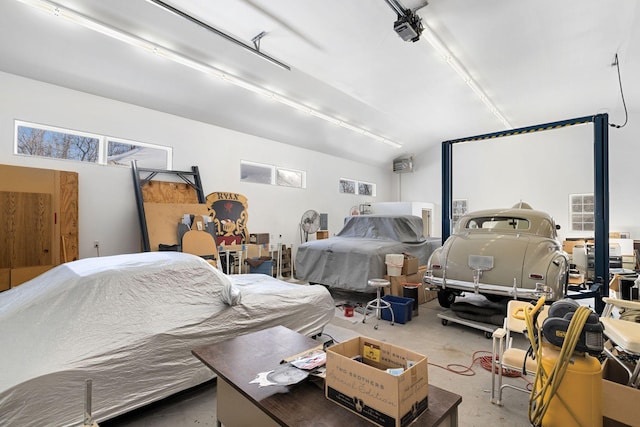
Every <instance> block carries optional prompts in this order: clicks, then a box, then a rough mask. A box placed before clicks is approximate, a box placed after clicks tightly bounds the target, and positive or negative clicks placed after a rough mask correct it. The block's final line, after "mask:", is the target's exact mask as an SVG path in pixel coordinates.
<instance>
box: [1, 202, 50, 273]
mask: <svg viewBox="0 0 640 427" xmlns="http://www.w3.org/2000/svg"><path fill="white" fill-rule="evenodd" d="M0 206H2V208H1V209H0V227H2V232H1V233H0V234H1V241H2V242H1V244H0V268H3V267H4V268H18V267H30V266H38V265H50V264H52V263H53V256H52V252H53V251H52V240H53V226H54V219H53V213H52V196H51V194H47V193H22V192H0Z"/></svg>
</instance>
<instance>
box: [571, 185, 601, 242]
mask: <svg viewBox="0 0 640 427" xmlns="http://www.w3.org/2000/svg"><path fill="white" fill-rule="evenodd" d="M578 198H579V199H580V200H577V199H578ZM586 198H590V199H591V202H590V203H585V199H586ZM578 205H579V206H580V210H579V211H577V210H574V206H578ZM585 205H586V206H587V207H588V206H591V209H590V210H589V209H585ZM577 215H580V216H581V217H582V219H581V221H575V219H576V218H577V217H576V216H577ZM585 216H591V218H592V220H591V221H585V220H584V219H585ZM569 223H570V224H571V231H581V232H584V231H587V232H590V233H594V232H595V195H594V193H575V194H569ZM585 224H591V227H590V228H585ZM578 225H580V228H577V226H578Z"/></svg>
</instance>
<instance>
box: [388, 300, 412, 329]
mask: <svg viewBox="0 0 640 427" xmlns="http://www.w3.org/2000/svg"><path fill="white" fill-rule="evenodd" d="M382 299H383V300H385V301H387V302H389V303H391V310H393V316H394V317H395V319H394V320H395V322H396V323H402V324H404V323H407V322H408V321H409V320H411V312H412V311H413V298H405V297H397V296H395V295H385V296H383V297H382ZM381 317H382V319H384V320H391V312H389V310H386V309H385V310H382V314H381Z"/></svg>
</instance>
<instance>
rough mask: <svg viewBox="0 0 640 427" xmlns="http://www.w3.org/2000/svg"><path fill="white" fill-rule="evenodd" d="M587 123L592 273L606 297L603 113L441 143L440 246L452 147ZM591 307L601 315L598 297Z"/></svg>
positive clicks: (446, 225)
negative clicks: (590, 154)
mask: <svg viewBox="0 0 640 427" xmlns="http://www.w3.org/2000/svg"><path fill="white" fill-rule="evenodd" d="M591 122H592V123H593V124H594V135H593V139H594V143H593V166H594V174H593V175H594V203H595V206H594V214H595V230H594V237H595V254H594V263H595V265H594V274H595V279H596V280H600V281H601V284H602V288H601V295H604V296H607V295H609V116H608V115H607V114H597V115H595V116H585V117H578V118H575V119H568V120H561V121H557V122H550V123H544V124H540V125H534V126H527V127H521V128H516V129H510V130H505V131H500V132H493V133H486V134H481V135H475V136H469V137H465V138H459V139H452V140H449V141H444V142H443V143H442V243H443V244H444V241H445V240H447V238H448V237H449V235H450V234H451V211H452V206H453V178H452V177H453V144H457V143H461V142H472V141H482V140H487V139H495V138H501V137H504V136H515V135H522V134H526V133H533V132H540V131H546V130H551V129H558V128H562V127H566V126H573V125H578V124H583V123H591ZM595 308H596V311H597V312H598V313H601V312H602V309H603V308H604V307H603V304H602V299H601V298H596V307H595Z"/></svg>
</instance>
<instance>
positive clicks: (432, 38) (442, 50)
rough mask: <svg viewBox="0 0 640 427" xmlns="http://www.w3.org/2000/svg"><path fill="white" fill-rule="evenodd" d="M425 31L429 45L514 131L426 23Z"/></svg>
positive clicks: (499, 118) (490, 109)
mask: <svg viewBox="0 0 640 427" xmlns="http://www.w3.org/2000/svg"><path fill="white" fill-rule="evenodd" d="M423 26H424V29H423V31H422V35H423V37H424V38H425V39H426V40H427V41H428V42H429V44H430V45H431V46H432V47H433V48H434V49H435V50H436V51H437V52H438V53H439V54H440V56H442V59H444V61H445V62H446V63H447V64H449V66H450V67H451V69H453V71H455V72H456V74H457V75H458V76H459V77H460V78H461V79H462V81H464V82H465V83H466V84H467V86H469V88H470V89H471V90H472V91H473V92H474V93H475V94H476V95H477V96H478V98H480V100H481V101H482V102H483V103H484V105H485V106H486V107H487V108H488V109H489V111H491V113H493V115H494V116H496V117H497V118H498V120H500V122H502V124H503V125H504V126H505V127H506V128H507V129H512V128H513V126H512V125H511V123H509V120H507V118H506V117H505V116H504V115H503V114H502V113H501V112H500V110H499V109H498V107H496V106H495V104H494V103H493V102H491V99H490V98H489V97H488V96H487V94H486V93H485V92H484V91H483V90H482V88H481V87H480V85H479V84H478V83H477V82H476V81H475V80H474V79H473V77H471V75H470V74H469V73H468V72H467V70H466V68H465V67H464V65H462V63H461V62H460V61H458V59H457V58H456V57H455V56H454V55H453V54H452V53H451V51H450V50H449V49H448V48H447V47H446V46H445V44H444V43H443V42H442V41H441V40H440V38H439V37H438V35H437V34H436V33H435V32H434V31H433V30H432V29H431V28H430V27H429V26H428V25H426V24H425V23H423Z"/></svg>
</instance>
